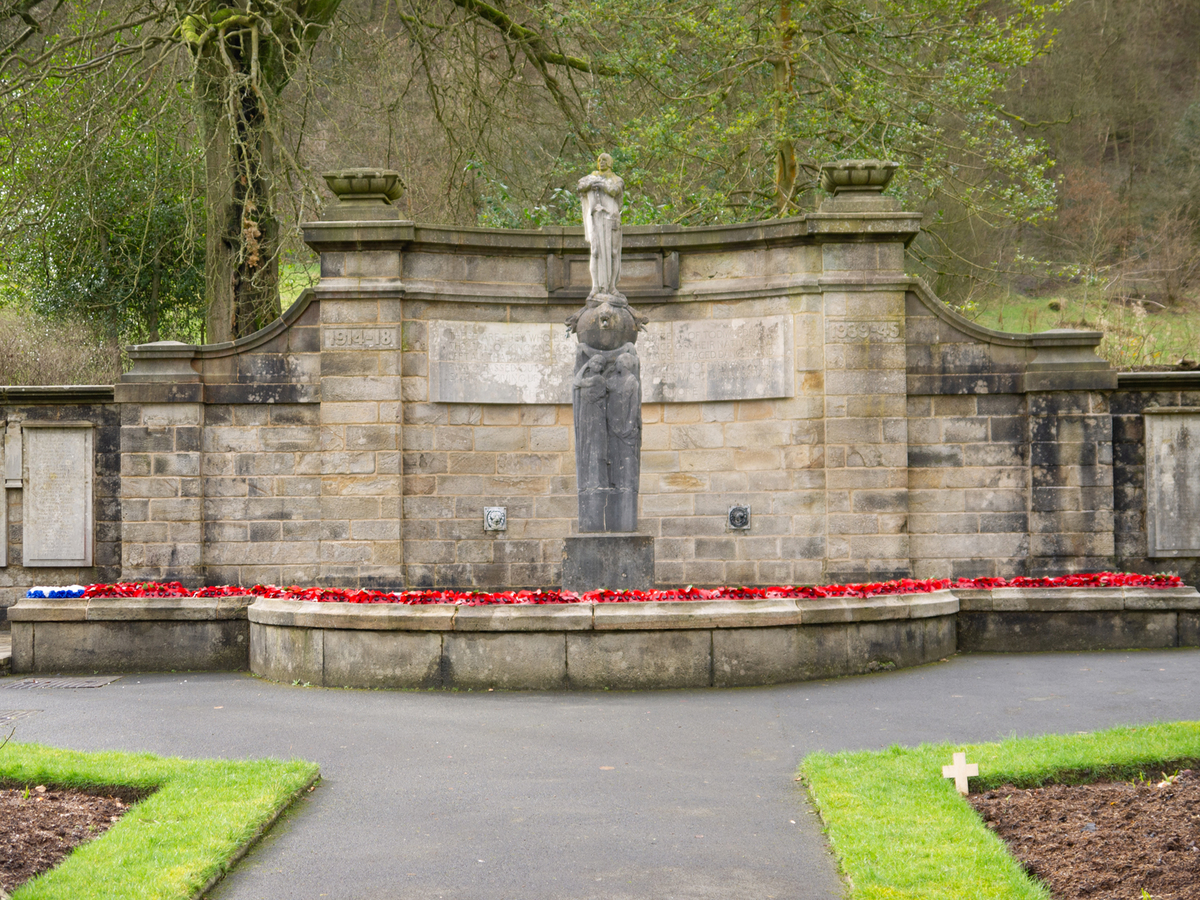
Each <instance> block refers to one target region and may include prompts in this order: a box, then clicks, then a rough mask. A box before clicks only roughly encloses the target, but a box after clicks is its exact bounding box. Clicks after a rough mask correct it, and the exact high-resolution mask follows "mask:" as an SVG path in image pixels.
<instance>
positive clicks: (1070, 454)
mask: <svg viewBox="0 0 1200 900" xmlns="http://www.w3.org/2000/svg"><path fill="white" fill-rule="evenodd" d="M1100 338H1101V334H1100V332H1097V331H1079V332H1072V331H1068V330H1060V331H1048V332H1044V333H1043V334H1037V335H1033V342H1034V346H1035V347H1037V348H1038V352H1037V355H1036V356H1035V357H1034V359H1033V361H1032V362H1031V363H1030V364H1029V366H1028V368H1027V369H1026V372H1025V376H1024V380H1025V384H1024V387H1025V392H1026V396H1027V408H1028V411H1029V420H1028V421H1029V456H1030V460H1029V465H1030V498H1029V572H1028V574H1029V575H1031V576H1039V575H1063V574H1067V573H1070V572H1097V571H1104V570H1106V569H1110V568H1112V566H1113V563H1114V555H1115V548H1114V538H1113V525H1114V512H1113V505H1114V504H1113V466H1112V463H1113V453H1112V416H1111V414H1110V410H1109V393H1110V392H1111V391H1112V390H1113V389H1115V388H1116V386H1117V373H1116V370H1114V369H1112V368H1111V367H1110V366H1109V365H1108V363H1107V362H1105V361H1104V360H1102V359H1100V358H1099V357H1097V356H1096V354H1095V348H1096V346H1097V345H1098V344H1099V343H1100ZM1051 345H1053V346H1051Z"/></svg>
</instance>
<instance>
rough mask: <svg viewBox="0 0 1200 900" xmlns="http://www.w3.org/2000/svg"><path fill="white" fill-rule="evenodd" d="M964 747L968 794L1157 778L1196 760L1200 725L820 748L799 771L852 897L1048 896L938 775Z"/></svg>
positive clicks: (996, 899)
mask: <svg viewBox="0 0 1200 900" xmlns="http://www.w3.org/2000/svg"><path fill="white" fill-rule="evenodd" d="M963 750H965V751H966V753H967V761H968V762H975V763H978V764H979V772H980V777H979V778H972V779H971V790H972V791H976V790H986V789H989V788H993V787H998V786H1000V785H1002V784H1006V783H1012V784H1015V785H1017V786H1019V787H1034V786H1036V785H1039V784H1046V783H1048V782H1060V783H1067V784H1073V783H1082V782H1087V781H1097V780H1105V779H1109V780H1115V779H1132V778H1137V777H1140V776H1142V775H1143V774H1144V775H1146V776H1151V777H1153V776H1157V775H1159V774H1160V773H1161V772H1162V771H1163V770H1164V769H1166V770H1167V771H1172V770H1174V769H1176V768H1179V767H1181V766H1182V765H1184V764H1194V763H1195V762H1196V761H1197V760H1198V759H1200V722H1176V723H1169V724H1158V725H1147V726H1138V727H1126V728H1114V729H1112V730H1110V731H1101V732H1096V733H1094V734H1082V735H1047V736H1044V737H1036V738H1025V739H1016V738H1013V739H1010V740H1007V741H1003V742H1001V743H998V744H966V745H955V744H935V745H930V744H923V745H921V746H920V747H917V748H915V749H905V748H902V747H891V748H889V749H887V750H883V751H880V752H857V753H850V752H845V753H838V754H828V753H814V754H812V755H811V756H809V757H807V758H806V759H805V760H804V762H803V763H801V766H800V774H801V776H802V777H803V779H804V781H805V782H806V783H807V784H808V787H809V790H810V791H811V793H812V797H813V801H814V803H815V804H816V806H817V809H818V811H819V812H820V813H821V817H822V819H823V820H824V822H825V829H826V833H827V834H828V835H829V840H830V843H831V844H832V845H833V851H834V853H835V854H836V855H837V857H838V861H839V863H840V865H841V868H842V872H843V873H844V874H845V876H846V878H847V881H848V882H849V885H850V892H849V894H848V898H849V900H885V898H886V900H917V898H920V900H961V898H963V897H970V898H972V900H1050V893H1049V892H1048V891H1047V890H1046V889H1045V888H1044V887H1043V886H1042V885H1041V884H1039V883H1038V882H1036V881H1035V880H1034V879H1032V878H1030V877H1029V876H1028V875H1027V874H1026V873H1025V871H1024V870H1023V869H1022V868H1021V866H1020V865H1019V864H1018V863H1017V861H1016V860H1015V859H1013V857H1012V856H1010V855H1009V853H1008V850H1007V848H1006V847H1005V845H1004V842H1003V841H1001V840H1000V838H998V837H997V836H996V835H994V834H992V833H991V832H990V831H988V829H987V828H986V827H985V826H984V824H983V821H982V820H981V819H980V818H979V817H978V816H977V815H976V814H975V811H974V810H973V809H972V808H971V807H970V806H969V805H968V804H967V802H966V801H965V800H963V799H962V798H961V797H960V796H959V795H958V793H957V792H956V791H955V789H954V783H953V782H952V781H950V780H947V779H944V778H942V766H943V765H946V764H948V763H949V762H950V760H951V754H952V753H954V752H956V751H963Z"/></svg>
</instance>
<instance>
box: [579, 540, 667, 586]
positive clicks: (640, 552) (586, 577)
mask: <svg viewBox="0 0 1200 900" xmlns="http://www.w3.org/2000/svg"><path fill="white" fill-rule="evenodd" d="M653 586H654V537H653V536H652V535H649V534H637V533H625V534H619V533H618V534H613V533H607V534H599V533H597V534H573V535H570V536H568V537H567V538H565V540H564V542H563V579H562V589H563V590H564V591H576V592H578V593H583V592H584V591H593V590H598V589H600V588H607V589H608V590H613V591H647V590H649V589H650V588H652V587H653Z"/></svg>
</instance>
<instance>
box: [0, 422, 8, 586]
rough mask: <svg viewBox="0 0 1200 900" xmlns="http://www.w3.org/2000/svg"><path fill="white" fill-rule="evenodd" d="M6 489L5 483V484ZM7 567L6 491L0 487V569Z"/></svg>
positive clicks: (0, 449)
mask: <svg viewBox="0 0 1200 900" xmlns="http://www.w3.org/2000/svg"><path fill="white" fill-rule="evenodd" d="M4 458H5V456H4V432H3V431H0V459H4ZM5 487H7V483H6V484H5ZM7 565H8V491H7V490H5V489H4V487H0V569H3V568H4V567H5V566H7Z"/></svg>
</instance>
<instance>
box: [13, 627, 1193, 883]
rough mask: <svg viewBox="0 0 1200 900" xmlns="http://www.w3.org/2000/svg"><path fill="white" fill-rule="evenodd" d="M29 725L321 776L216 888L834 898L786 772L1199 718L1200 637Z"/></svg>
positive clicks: (130, 693) (111, 708)
mask: <svg viewBox="0 0 1200 900" xmlns="http://www.w3.org/2000/svg"><path fill="white" fill-rule="evenodd" d="M15 680H16V679H15V678H11V677H10V678H7V679H0V714H3V712H4V711H5V710H12V709H36V710H37V712H36V713H33V714H32V715H28V716H24V717H22V718H19V719H17V720H15V721H14V725H15V726H16V728H17V734H16V739H17V740H22V741H37V742H42V743H47V744H53V745H56V746H62V747H72V748H76V749H80V750H102V749H118V750H131V751H150V752H152V753H159V754H165V755H178V756H185V757H226V758H246V757H261V756H274V757H280V758H288V757H301V758H304V759H309V760H314V761H316V762H317V763H319V764H320V766H321V771H322V774H323V780H322V782H321V783H320V785H319V786H318V787H317V789H316V790H315V791H313V792H312V793H311V794H309V795H308V796H307V797H306V799H305V800H303V801H301V802H300V803H299V804H298V805H297V806H296V807H295V809H294V811H293V812H292V813H290V814H289V815H288V816H286V817H285V818H284V819H283V820H281V822H280V823H279V824H278V825H277V826H276V827H275V828H274V829H273V830H272V831H271V833H270V834H269V835H268V836H267V837H266V839H265V840H264V841H263V842H262V843H261V844H260V845H259V846H258V847H257V848H256V849H254V850H253V851H252V852H251V853H250V855H249V856H247V858H246V859H245V860H243V861H242V862H241V863H240V864H239V865H238V867H237V868H236V869H235V870H234V872H233V873H232V874H231V875H230V876H229V877H228V878H227V879H226V880H225V881H224V882H223V883H222V884H221V885H219V886H218V887H217V888H216V889H215V890H214V891H213V892H212V893H211V894H210V895H209V896H210V897H211V898H213V900H279V898H310V897H312V898H317V897H329V898H356V900H364V898H418V897H420V898H453V900H484V898H487V900H504V898H513V900H516V898H521V900H539V898H547V900H550V898H553V900H561V898H572V900H588V898H597V900H599V898H604V900H633V898H638V900H641V898H655V900H685V898H686V900H715V898H721V900H736V898H755V900H761V898H804V900H826V898H837V897H841V896H842V895H843V888H842V885H841V882H840V881H839V878H838V874H837V870H836V866H835V864H834V861H833V859H832V857H831V856H830V854H829V850H828V847H827V845H826V844H825V841H824V839H823V837H822V834H821V828H820V822H819V819H818V818H817V817H816V816H815V815H814V813H813V812H812V810H811V808H810V806H809V804H808V802H807V799H806V797H805V794H804V791H803V788H802V786H801V785H799V784H797V783H796V782H795V780H794V778H795V772H796V767H797V765H798V764H799V762H800V760H801V759H803V757H804V756H805V755H806V754H808V753H811V752H812V751H814V750H841V749H864V748H865V749H874V748H882V747H887V746H889V745H891V744H902V745H906V746H910V745H916V744H919V743H922V742H926V741H954V742H974V741H987V740H996V739H1000V738H1004V737H1007V736H1010V735H1032V734H1044V733H1048V732H1057V733H1073V732H1079V731H1091V730H1095V729H1098V728H1105V727H1108V726H1112V725H1118V724H1132V723H1141V722H1151V721H1159V720H1161V721H1171V720H1178V719H1200V690H1197V686H1198V685H1200V650H1169V651H1140V652H1124V653H1061V654H1029V655H1017V654H979V655H970V656H959V657H954V658H952V659H950V660H948V661H946V662H942V663H937V664H934V665H930V666H924V667H921V668H917V669H909V670H905V671H900V672H889V673H880V674H876V675H868V676H860V677H853V678H841V679H834V680H830V681H819V682H807V683H803V684H795V685H785V686H778V687H768V688H742V689H730V690H689V691H652V692H645V693H617V692H613V693H502V692H484V693H456V692H408V691H404V692H384V691H357V690H327V689H322V688H311V687H303V686H294V685H278V684H271V683H269V682H264V681H260V680H257V679H255V678H252V677H250V676H247V675H239V674H217V675H196V674H188V675H143V676H136V675H131V676H125V677H123V678H121V679H120V680H118V681H115V682H113V683H112V684H109V685H107V686H105V687H101V688H88V689H77V690H65V689H57V690H54V689H40V690H21V691H6V690H4V686H5V685H6V684H9V683H12V682H14V681H15Z"/></svg>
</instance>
